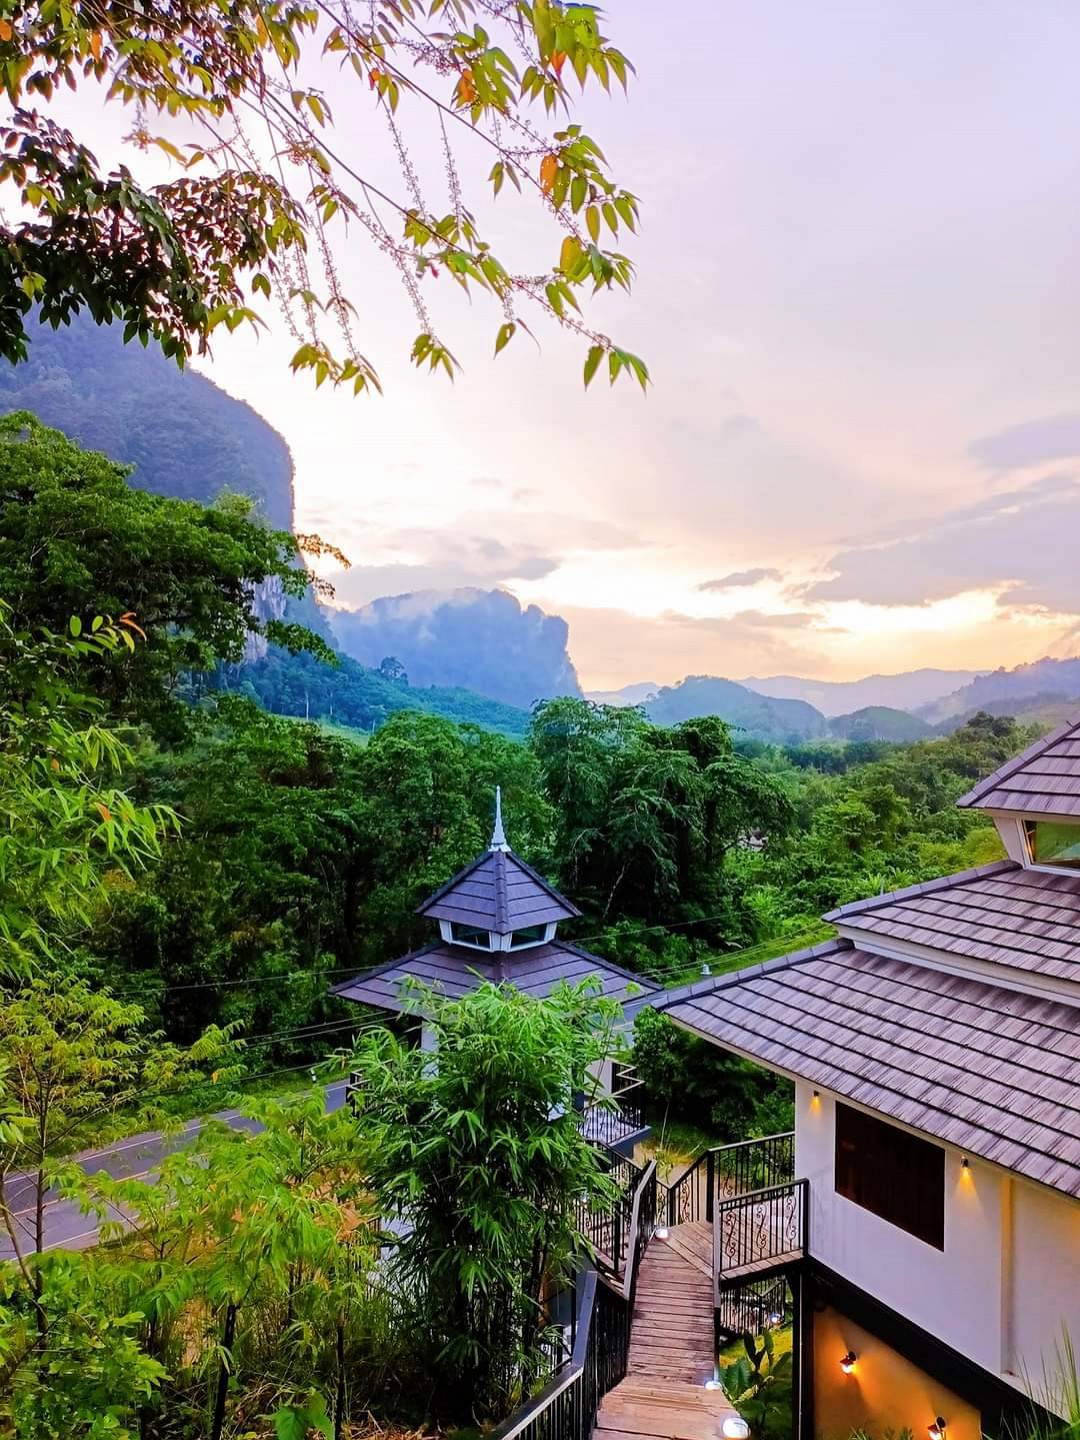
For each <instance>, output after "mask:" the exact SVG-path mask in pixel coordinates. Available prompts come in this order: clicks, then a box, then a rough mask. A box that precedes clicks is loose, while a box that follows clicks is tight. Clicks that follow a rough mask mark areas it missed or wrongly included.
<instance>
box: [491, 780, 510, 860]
mask: <svg viewBox="0 0 1080 1440" xmlns="http://www.w3.org/2000/svg"><path fill="white" fill-rule="evenodd" d="M489 848H490V849H492V850H509V849H510V846H509V845H508V844H507V843H506V832H505V830H504V829H503V823H502V786H501V785H496V786H495V828H494V830H492V832H491V845H490V847H489Z"/></svg>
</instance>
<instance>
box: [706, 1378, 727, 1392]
mask: <svg viewBox="0 0 1080 1440" xmlns="http://www.w3.org/2000/svg"><path fill="white" fill-rule="evenodd" d="M723 1388H724V1387H723V1385H721V1384H720V1381H719V1380H718V1379H717V1377H716V1376H715V1375H710V1376H709V1378H708V1380H706V1381H705V1389H706V1390H722V1389H723Z"/></svg>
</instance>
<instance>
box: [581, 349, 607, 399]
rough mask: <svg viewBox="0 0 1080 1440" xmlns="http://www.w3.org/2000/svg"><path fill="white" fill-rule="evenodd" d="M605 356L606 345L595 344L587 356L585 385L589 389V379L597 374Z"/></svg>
mask: <svg viewBox="0 0 1080 1440" xmlns="http://www.w3.org/2000/svg"><path fill="white" fill-rule="evenodd" d="M603 358H604V347H603V346H602V345H593V346H592V347H591V348H590V350H589V353H588V355H586V357H585V387H586V389H588V385H589V381H590V380H591V379H592V378H593V376H594V375H595V374H596V371H597V369H598V367H599V365H600V361H601V360H602V359H603Z"/></svg>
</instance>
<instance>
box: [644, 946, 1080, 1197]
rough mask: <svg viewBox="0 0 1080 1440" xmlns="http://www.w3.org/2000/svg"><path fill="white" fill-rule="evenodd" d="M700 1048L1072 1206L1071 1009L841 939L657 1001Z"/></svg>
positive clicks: (1078, 1142) (1079, 1121)
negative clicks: (783, 1076) (862, 1111)
mask: <svg viewBox="0 0 1080 1440" xmlns="http://www.w3.org/2000/svg"><path fill="white" fill-rule="evenodd" d="M657 1008H659V1009H662V1010H664V1011H666V1012H667V1013H668V1014H670V1015H671V1016H672V1018H673V1019H675V1020H677V1021H678V1022H679V1023H680V1024H681V1025H684V1026H686V1027H687V1028H688V1029H690V1030H693V1031H695V1032H696V1033H698V1034H700V1035H703V1036H704V1037H705V1038H707V1039H709V1040H714V1041H717V1042H718V1043H719V1044H721V1045H728V1046H730V1047H731V1048H733V1049H735V1050H737V1051H739V1052H741V1053H742V1054H744V1055H748V1056H749V1057H750V1058H751V1059H754V1060H757V1061H760V1062H761V1063H762V1064H764V1065H769V1066H774V1067H776V1068H777V1069H781V1070H784V1071H787V1072H788V1073H789V1074H795V1075H798V1076H800V1077H801V1078H803V1079H805V1080H807V1081H808V1082H810V1083H811V1084H817V1085H820V1086H821V1087H822V1088H823V1089H828V1090H831V1091H833V1092H834V1093H835V1094H837V1095H840V1096H842V1097H844V1098H846V1099H849V1100H852V1101H854V1102H855V1103H857V1104H861V1105H864V1106H866V1107H867V1108H868V1109H870V1110H874V1111H876V1112H877V1113H879V1114H881V1115H885V1116H888V1117H889V1118H891V1119H893V1120H897V1121H900V1122H901V1123H902V1124H905V1125H908V1126H910V1127H911V1128H912V1129H914V1130H918V1131H921V1132H922V1133H923V1134H926V1135H929V1136H932V1137H933V1138H935V1139H938V1140H941V1141H945V1142H947V1143H949V1144H951V1145H955V1146H957V1147H958V1148H960V1149H963V1150H965V1151H967V1152H969V1153H970V1154H971V1155H973V1156H979V1157H981V1158H982V1159H984V1160H988V1161H992V1162H994V1163H995V1164H998V1165H1002V1166H1004V1167H1006V1168H1007V1169H1010V1170H1014V1171H1016V1172H1017V1173H1019V1174H1021V1175H1025V1176H1027V1177H1029V1178H1030V1179H1032V1180H1037V1181H1041V1182H1042V1183H1043V1184H1046V1185H1051V1186H1053V1187H1055V1188H1056V1189H1059V1190H1064V1191H1065V1192H1066V1193H1068V1194H1070V1195H1075V1196H1078V1197H1080V1009H1078V1008H1077V1007H1075V1006H1072V1005H1069V1004H1066V1003H1064V1002H1062V1001H1058V1000H1053V999H1044V998H1042V997H1039V996H1034V995H1028V994H1021V993H1019V992H1017V991H1013V990H1007V989H1003V988H1002V987H1000V986H997V985H989V984H986V983H984V982H983V981H981V980H975V979H970V978H968V977H966V976H958V975H947V974H944V973H943V972H941V971H938V970H932V969H930V968H929V967H927V966H925V965H916V964H914V963H910V962H907V961H902V960H894V959H889V958H887V957H885V956H880V955H872V954H870V953H869V952H867V951H864V950H858V949H853V948H849V945H848V944H847V943H846V942H844V941H839V942H834V944H833V946H832V947H831V948H830V947H818V953H816V954H812V955H810V956H809V957H807V958H803V959H799V960H795V961H792V960H791V959H790V958H789V959H786V960H781V961H773V962H769V963H767V964H765V965H761V966H758V967H756V968H755V969H754V970H753V971H749V972H746V971H744V972H740V973H738V974H736V975H734V976H724V977H718V978H717V980H716V981H715V982H714V984H713V986H712V988H711V989H709V990H707V991H706V990H699V992H698V993H697V994H696V995H694V996H692V997H690V998H686V999H683V1000H681V1001H680V1000H675V1001H674V1003H669V1002H662V1003H661V1004H660V1005H659V1006H658V1007H657Z"/></svg>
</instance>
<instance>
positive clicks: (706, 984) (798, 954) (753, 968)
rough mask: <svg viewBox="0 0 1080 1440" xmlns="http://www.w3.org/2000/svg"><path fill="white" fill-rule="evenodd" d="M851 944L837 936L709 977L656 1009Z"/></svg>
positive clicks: (668, 996) (673, 993)
mask: <svg viewBox="0 0 1080 1440" xmlns="http://www.w3.org/2000/svg"><path fill="white" fill-rule="evenodd" d="M854 948H855V947H854V945H853V944H852V942H851V941H850V940H845V939H844V938H843V936H840V935H834V936H833V937H832V938H831V939H829V940H819V941H818V943H817V944H816V945H808V946H807V947H806V948H805V949H804V950H793V951H792V952H791V953H790V954H789V955H776V956H774V957H773V959H771V960H759V961H758V963H757V964H756V965H743V966H742V967H741V968H740V969H738V970H729V971H727V973H726V974H724V975H710V976H709V977H708V978H707V979H702V980H692V981H691V982H690V984H689V985H678V986H676V987H675V988H674V989H673V990H666V991H663V992H661V993H662V994H663V996H664V998H663V1000H662V1001H660V1002H658V1003H657V1004H655V1005H654V1006H653V1008H654V1009H655V1010H658V1011H661V1012H662V1011H664V1010H667V1009H668V1007H669V1006H671V1005H680V1004H682V1002H683V1001H684V1000H696V999H697V998H698V996H699V995H715V994H716V993H717V992H718V991H720V990H726V989H727V988H728V986H730V985H737V984H739V983H740V982H741V981H743V980H746V979H748V978H749V977H750V976H753V975H765V974H768V973H771V972H772V971H774V970H790V969H792V968H793V967H794V966H796V965H805V964H806V963H807V962H808V961H810V960H820V959H823V958H824V957H825V956H827V955H838V954H840V953H841V952H842V951H848V950H853V949H854Z"/></svg>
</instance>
